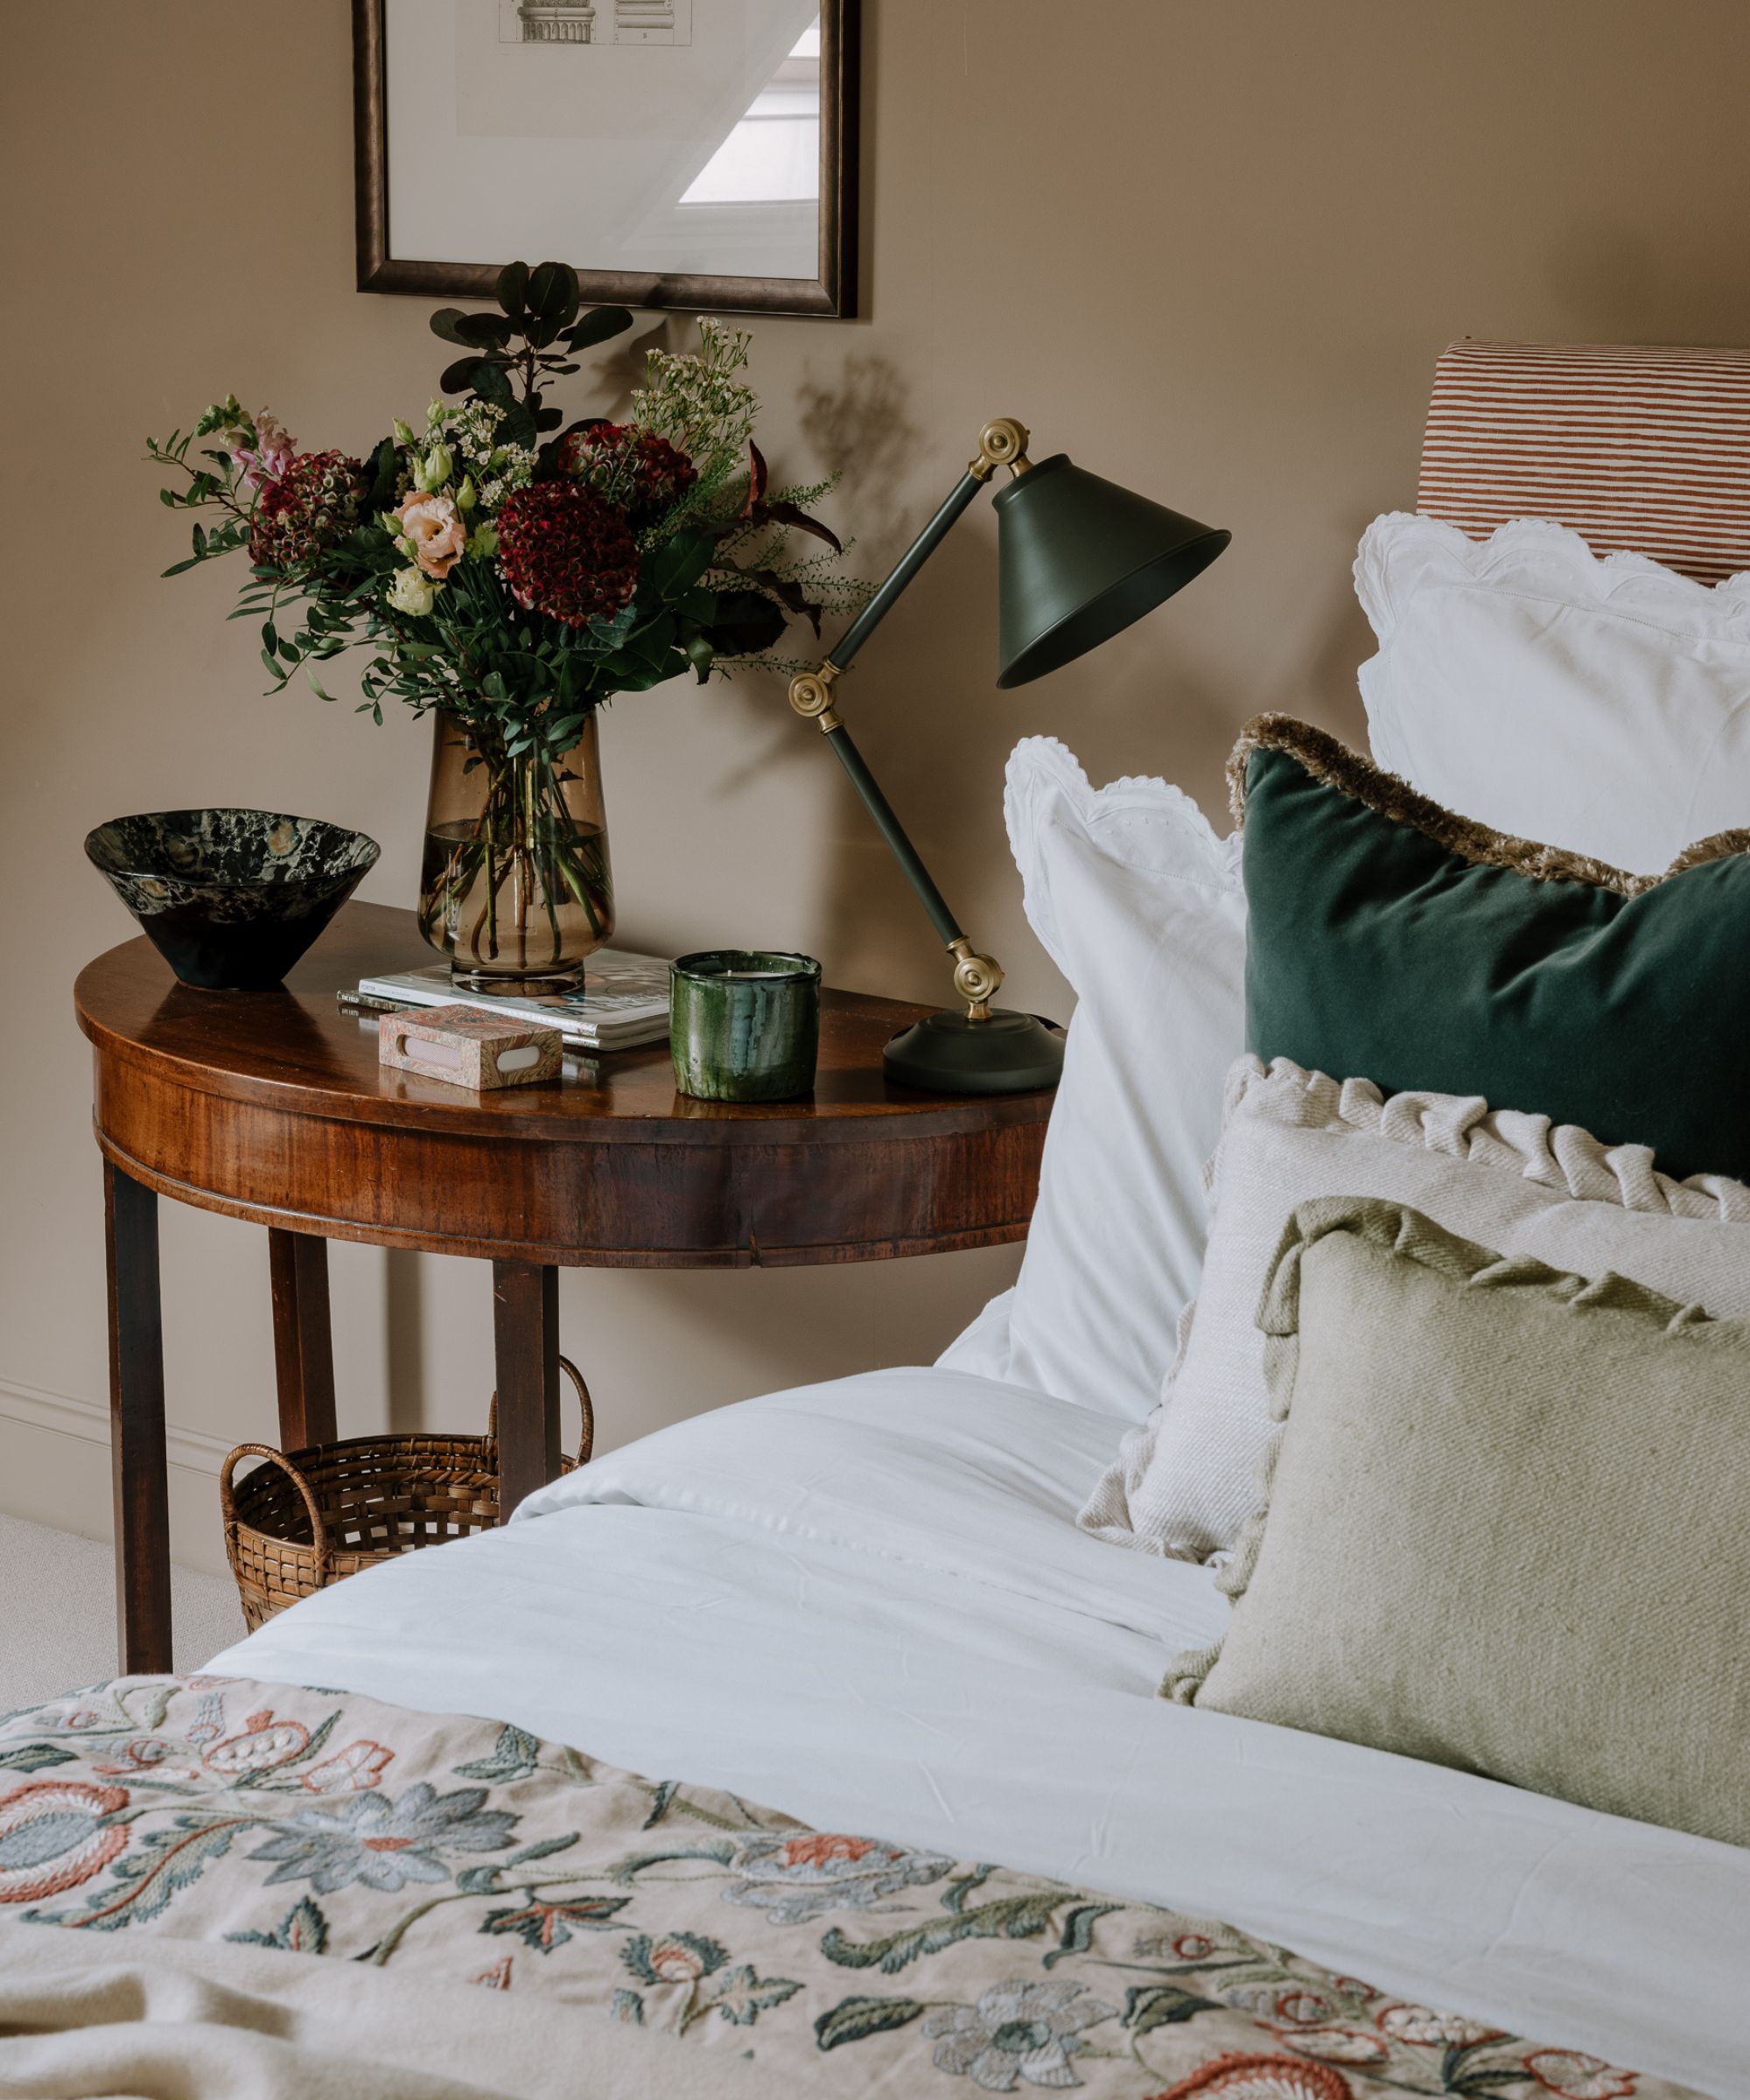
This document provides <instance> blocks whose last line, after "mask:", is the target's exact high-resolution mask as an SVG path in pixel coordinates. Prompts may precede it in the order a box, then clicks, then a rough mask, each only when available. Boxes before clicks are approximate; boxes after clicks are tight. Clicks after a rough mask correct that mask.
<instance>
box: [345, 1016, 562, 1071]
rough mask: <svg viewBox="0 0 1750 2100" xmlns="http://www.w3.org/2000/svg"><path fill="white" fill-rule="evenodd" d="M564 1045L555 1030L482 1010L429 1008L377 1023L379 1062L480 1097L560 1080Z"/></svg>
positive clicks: (390, 1017)
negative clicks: (498, 1090) (499, 1089)
mask: <svg viewBox="0 0 1750 2100" xmlns="http://www.w3.org/2000/svg"><path fill="white" fill-rule="evenodd" d="M563 1047H564V1046H563V1040H562V1039H561V1037H560V1034H559V1032H558V1030H557V1029H556V1028H539V1027H531V1026H529V1025H528V1023H527V1022H525V1021H512V1020H507V1019H505V1018H504V1016H503V1015H502V1014H497V1013H487V1012H484V1011H483V1010H482V1009H481V1008H479V1007H478V1006H430V1007H427V1008H425V1009H424V1010H423V1011H422V1012H417V1013H385V1014H383V1015H381V1017H380V1018H379V1019H378V1021H377V1061H378V1062H379V1063H380V1064H384V1065H388V1066H391V1067H392V1068H395V1069H396V1070H398V1071H402V1072H416V1073H418V1075H420V1077H421V1078H422V1079H438V1080H443V1081H444V1082H446V1083H447V1084H449V1085H451V1086H454V1087H471V1088H472V1089H474V1090H475V1091H476V1092H477V1093H483V1092H485V1091H486V1089H489V1088H493V1087H530V1086H538V1085H539V1084H540V1083H541V1082H542V1081H543V1080H551V1079H556V1078H557V1077H558V1076H559V1072H560V1068H561V1064H562V1061H563Z"/></svg>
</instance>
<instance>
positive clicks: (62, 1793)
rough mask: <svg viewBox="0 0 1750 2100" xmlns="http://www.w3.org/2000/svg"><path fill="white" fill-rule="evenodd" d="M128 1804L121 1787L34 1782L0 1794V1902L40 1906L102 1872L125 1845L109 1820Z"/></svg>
mask: <svg viewBox="0 0 1750 2100" xmlns="http://www.w3.org/2000/svg"><path fill="white" fill-rule="evenodd" d="M127 1805H128V1796H127V1791H126V1789H124V1788H122V1787H94V1786H88V1785H87V1784H86V1783H85V1782H83V1781H81V1780H57V1779H37V1780H31V1782H28V1784H26V1785H25V1786H22V1787H14V1788H13V1789H12V1791H11V1793H10V1794H0V1903H39V1902H41V1901H43V1899H44V1898H45V1896H58V1895H59V1894H61V1892H62V1891H63V1890H64V1889H69V1888H77V1887H78V1886H79V1885H80V1883H81V1881H88V1880H90V1879H91V1877H92V1876H93V1875H94V1874H98V1873H102V1871H103V1869H104V1868H105V1867H106V1866H109V1862H110V1861H111V1860H112V1859H115V1857H116V1854H117V1853H118V1852H121V1851H123V1848H124V1847H125V1846H126V1845H127V1842H128V1832H127V1828H126V1826H125V1825H124V1824H112V1823H110V1822H109V1821H108V1820H107V1818H109V1817H111V1816H114V1815H116V1814H117V1813H118V1812H119V1811H120V1810H123V1809H125V1808H126V1807H127Z"/></svg>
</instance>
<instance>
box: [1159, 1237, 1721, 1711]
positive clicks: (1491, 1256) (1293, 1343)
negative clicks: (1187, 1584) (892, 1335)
mask: <svg viewBox="0 0 1750 2100" xmlns="http://www.w3.org/2000/svg"><path fill="white" fill-rule="evenodd" d="M1334 1232H1351V1233H1354V1234H1355V1236H1356V1238H1357V1239H1361V1240H1364V1241H1366V1242H1367V1243H1369V1245H1372V1246H1375V1247H1380V1248H1383V1249H1384V1250H1386V1252H1388V1253H1390V1254H1395V1255H1397V1256H1398V1257H1400V1258H1401V1259H1403V1260H1405V1261H1411V1262H1417V1263H1419V1264H1421V1265H1422V1266H1423V1267H1424V1268H1425V1269H1432V1271H1434V1273H1435V1274H1436V1275H1437V1276H1444V1277H1446V1278H1448V1279H1449V1280H1450V1281H1452V1282H1453V1283H1455V1284H1460V1285H1463V1286H1464V1287H1465V1288H1466V1289H1467V1290H1472V1291H1478V1290H1481V1291H1494V1290H1516V1291H1523V1290H1532V1291H1541V1292H1547V1294H1548V1295H1549V1296H1550V1297H1551V1298H1553V1299H1557V1300H1558V1301H1559V1302H1561V1303H1562V1304H1565V1305H1566V1306H1569V1307H1571V1308H1572V1309H1573V1310H1575V1311H1585V1310H1589V1309H1591V1308H1593V1307H1594V1306H1596V1307H1599V1308H1601V1309H1604V1310H1607V1311H1611V1312H1616V1313H1628V1314H1630V1315H1631V1316H1633V1317H1634V1318H1635V1319H1638V1320H1644V1321H1645V1322H1646V1323H1647V1324H1648V1325H1649V1326H1650V1327H1658V1328H1660V1329H1661V1330H1662V1331H1663V1333H1665V1334H1677V1333H1679V1332H1682V1331H1684V1330H1685V1329H1693V1328H1697V1327H1714V1326H1716V1325H1718V1323H1717V1322H1716V1321H1715V1320H1714V1319H1713V1318H1712V1315H1711V1314H1710V1313H1706V1312H1705V1311H1704V1310H1703V1308H1702V1307H1701V1306H1693V1305H1691V1306H1684V1305H1679V1304H1678V1303H1677V1299H1673V1298H1667V1297H1666V1296H1665V1295H1664V1293H1663V1292H1659V1291H1654V1290H1651V1289H1649V1286H1648V1285H1645V1284H1637V1283H1635V1281H1634V1280H1633V1279H1632V1278H1628V1277H1626V1276H1618V1275H1617V1274H1616V1272H1615V1271H1614V1270H1609V1269H1607V1270H1606V1271H1604V1272H1603V1273H1602V1274H1601V1275H1600V1276H1595V1277H1586V1276H1576V1275H1573V1274H1572V1273H1571V1272H1569V1271H1564V1270H1560V1269H1553V1268H1551V1266H1550V1264H1548V1263H1547V1262H1540V1261H1537V1260H1535V1259H1534V1258H1533V1257H1531V1256H1530V1255H1502V1254H1496V1253H1495V1251H1494V1250H1493V1249H1492V1248H1488V1247H1481V1246H1479V1245H1478V1244H1477V1243H1476V1242H1475V1241H1474V1240H1466V1239H1461V1238H1460V1236H1459V1235H1458V1234H1457V1233H1455V1232H1448V1231H1447V1230H1446V1228H1445V1226H1443V1225H1437V1224H1436V1223H1435V1222H1434V1221H1433V1220H1432V1218H1430V1217H1425V1215H1423V1214H1422V1212H1420V1211H1419V1210H1417V1209H1415V1208H1413V1207H1412V1206H1411V1205H1410V1204H1408V1203H1393V1202H1389V1201H1385V1200H1384V1199H1383V1198H1380V1197H1377V1196H1315V1197H1314V1198H1313V1200H1312V1201H1310V1202H1306V1203H1302V1204H1301V1205H1300V1206H1299V1208H1297V1209H1296V1210H1295V1211H1294V1213H1293V1214H1292V1216H1291V1217H1290V1218H1289V1221H1288V1222H1287V1224H1286V1225H1285V1227H1284V1228H1283V1234H1282V1241H1281V1243H1280V1245H1279V1246H1278V1249H1277V1251H1276V1258H1275V1260H1274V1261H1273V1262H1272V1263H1271V1271H1270V1277H1269V1279H1268V1280H1267V1282H1266V1283H1265V1285H1264V1299H1263V1302H1262V1303H1261V1304H1260V1305H1259V1306H1258V1313H1257V1324H1258V1326H1259V1327H1260V1329H1261V1330H1262V1331H1263V1334H1264V1383H1265V1385H1266V1387H1267V1388H1268V1389H1269V1392H1270V1411H1271V1415H1272V1417H1273V1418H1275V1421H1276V1424H1277V1426H1276V1428H1275V1429H1274V1430H1273V1431H1272V1432H1271V1439H1270V1442H1269V1444H1268V1445H1267V1446H1265V1449H1264V1458H1263V1460H1262V1462H1261V1464H1260V1466H1259V1468H1258V1500H1257V1507H1256V1508H1255V1509H1253V1511H1252V1513H1251V1515H1250V1516H1249V1517H1248V1518H1247V1519H1246V1521H1245V1523H1244V1524H1243V1526H1242V1527H1241V1530H1240V1533H1239V1536H1238V1537H1237V1538H1236V1540H1235V1542H1234V1556H1233V1559H1232V1560H1231V1561H1230V1562H1229V1565H1228V1566H1227V1567H1225V1568H1224V1569H1222V1572H1221V1573H1220V1574H1219V1575H1218V1576H1217V1577H1216V1578H1215V1586H1216V1588H1217V1589H1219V1590H1220V1591H1221V1592H1222V1594H1223V1595H1224V1596H1226V1597H1229V1598H1230V1599H1231V1600H1233V1601H1234V1603H1236V1604H1237V1603H1238V1602H1239V1600H1240V1599H1241V1598H1242V1597H1243V1596H1244V1595H1245V1593H1246V1591H1247V1588H1248V1587H1249V1586H1250V1582H1251V1579H1252V1576H1253V1574H1254V1573H1255V1572H1256V1571H1257V1563H1258V1555H1259V1553H1260V1551H1262V1550H1263V1546H1264V1533H1265V1530H1267V1529H1268V1527H1269V1523H1270V1505H1271V1496H1272V1495H1273V1493H1274V1490H1275V1487H1276V1468H1277V1461H1278V1459H1279V1458H1280V1456H1281V1453H1282V1441H1283V1437H1284V1435H1285V1432H1286V1431H1287V1427H1288V1418H1289V1414H1290V1412H1291V1411H1292V1406H1293V1402H1294V1382H1295V1379H1296V1377H1297V1376H1299V1369H1300V1271H1301V1265H1302V1264H1303V1263H1304V1262H1305V1261H1306V1254H1307V1250H1309V1249H1310V1248H1313V1247H1316V1246H1317V1245H1318V1243H1319V1242H1320V1240H1322V1239H1323V1238H1325V1237H1326V1236H1327V1234H1329V1233H1334ZM1221 1655H1222V1642H1220V1641H1216V1642H1213V1643H1212V1644H1211V1645H1210V1646H1209V1647H1208V1648H1194V1649H1187V1650H1185V1651H1184V1653H1182V1654H1181V1655H1179V1656H1175V1657H1174V1658H1173V1663H1171V1665H1170V1666H1169V1668H1168V1670H1167V1672H1166V1676H1165V1677H1162V1679H1161V1681H1160V1697H1161V1698H1164V1699H1172V1700H1173V1701H1174V1702H1175V1703H1176V1704H1177V1705H1180V1706H1194V1705H1196V1704H1197V1695H1198V1693H1199V1692H1200V1691H1201V1690H1202V1689H1203V1684H1204V1681H1205V1680H1206V1679H1207V1678H1208V1675H1209V1672H1210V1671H1211V1670H1213V1669H1214V1668H1215V1664H1216V1663H1218V1662H1219V1661H1220V1659H1221Z"/></svg>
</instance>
